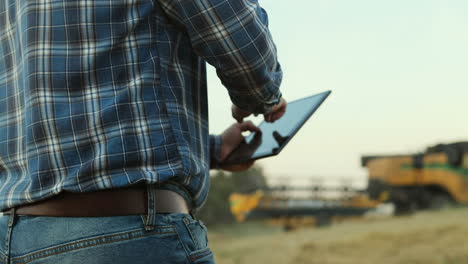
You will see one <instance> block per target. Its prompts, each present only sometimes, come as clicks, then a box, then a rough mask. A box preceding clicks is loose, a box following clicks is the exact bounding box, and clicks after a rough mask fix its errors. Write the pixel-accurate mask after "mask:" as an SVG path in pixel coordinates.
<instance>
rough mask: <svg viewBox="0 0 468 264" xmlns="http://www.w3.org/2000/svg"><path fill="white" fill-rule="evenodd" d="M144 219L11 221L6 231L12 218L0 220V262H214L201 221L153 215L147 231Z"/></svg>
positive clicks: (29, 218)
mask: <svg viewBox="0 0 468 264" xmlns="http://www.w3.org/2000/svg"><path fill="white" fill-rule="evenodd" d="M147 219H148V217H147V216H145V215H141V216H139V215H133V216H114V217H43V216H40V217H37V216H16V217H14V221H12V225H11V228H9V220H12V217H11V216H9V215H4V216H0V263H1V264H4V263H14V264H20V263H21V264H23V263H30V264H67V263H86V264H124V263H125V264H126V263H132V264H139V263H141V264H143V263H145V264H146V263H197V264H202V263H203V264H209V263H214V260H213V254H212V253H211V250H210V249H209V248H208V239H207V229H206V227H205V226H204V224H203V223H202V222H201V221H199V220H196V219H194V218H193V217H192V216H190V215H188V214H155V215H154V217H153V218H152V220H151V222H152V223H153V225H151V226H148V225H147V224H145V222H147ZM10 231H11V232H10ZM10 234H11V235H10ZM10 238H11V240H10ZM8 260H9V261H10V262H8Z"/></svg>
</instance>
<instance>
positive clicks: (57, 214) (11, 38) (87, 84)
mask: <svg viewBox="0 0 468 264" xmlns="http://www.w3.org/2000/svg"><path fill="white" fill-rule="evenodd" d="M267 24H268V21H267V15H266V13H265V11H264V10H263V9H261V8H260V6H259V4H258V3H257V1H256V0H196V1H195V0H99V1H96V0H94V1H91V0H41V1H28V0H4V1H0V209H1V210H2V211H3V212H4V213H3V214H4V215H3V216H1V217H0V237H1V239H0V241H2V242H0V253H1V254H0V256H1V257H0V263H32V264H33V263H88V264H89V263H101V264H102V263H113V264H118V263H213V256H212V253H211V251H210V250H209V248H208V245H207V239H206V228H205V227H204V225H203V224H202V223H201V222H200V221H198V220H196V219H194V218H193V217H192V215H191V214H189V213H190V212H194V211H196V210H197V209H198V208H200V207H201V206H202V205H203V203H204V201H205V199H206V196H207V194H208V189H209V168H210V167H219V166H220V164H222V161H223V159H225V158H226V157H227V156H228V155H229V153H230V152H231V151H232V150H233V149H235V148H236V147H237V145H238V144H239V143H240V142H241V141H242V140H243V138H242V135H241V133H242V132H243V131H258V128H257V127H255V126H254V125H253V124H252V123H250V122H243V118H245V117H247V116H249V115H250V114H264V116H265V120H267V121H269V122H273V121H275V120H277V119H278V118H280V117H281V115H282V114H283V113H284V111H285V107H286V102H285V101H284V100H283V99H281V93H280V91H279V85H280V82H281V76H282V73H281V69H280V65H279V63H278V62H277V57H276V49H275V46H274V44H273V41H272V39H271V36H270V33H269V31H268V28H267ZM205 61H207V62H208V63H210V64H211V65H213V66H214V67H215V68H216V69H217V73H218V76H219V78H220V79H221V81H222V82H223V84H224V86H226V88H227V90H228V92H229V95H230V97H231V100H232V102H233V106H232V115H233V117H234V118H235V119H236V120H237V121H238V122H239V123H238V124H235V125H233V126H231V127H230V128H228V129H227V130H226V131H225V132H224V133H223V134H222V135H221V136H214V135H212V136H210V135H209V134H208V117H207V115H208V110H207V96H206V93H207V90H206V72H205ZM251 165H252V163H250V164H241V165H237V166H231V167H224V169H227V170H244V169H247V168H248V167H249V166H251Z"/></svg>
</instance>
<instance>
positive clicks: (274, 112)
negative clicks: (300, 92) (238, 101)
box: [231, 98, 288, 123]
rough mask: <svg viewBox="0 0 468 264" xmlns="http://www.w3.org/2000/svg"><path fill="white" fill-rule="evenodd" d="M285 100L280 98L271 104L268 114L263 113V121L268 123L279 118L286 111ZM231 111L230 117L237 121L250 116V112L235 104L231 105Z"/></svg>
mask: <svg viewBox="0 0 468 264" xmlns="http://www.w3.org/2000/svg"><path fill="white" fill-rule="evenodd" d="M287 104H288V103H287V102H286V100H284V98H281V99H280V102H279V104H277V105H275V106H273V108H272V109H271V111H270V112H269V113H268V114H264V115H263V117H264V118H265V121H266V122H268V123H273V122H275V121H276V120H278V119H280V118H281V117H282V116H283V115H284V113H286V106H287ZM231 112H232V117H234V119H236V120H237V122H239V123H242V121H243V120H244V118H246V117H248V116H250V115H251V114H252V113H250V112H247V111H244V110H242V109H240V108H239V107H237V106H236V105H232V108H231Z"/></svg>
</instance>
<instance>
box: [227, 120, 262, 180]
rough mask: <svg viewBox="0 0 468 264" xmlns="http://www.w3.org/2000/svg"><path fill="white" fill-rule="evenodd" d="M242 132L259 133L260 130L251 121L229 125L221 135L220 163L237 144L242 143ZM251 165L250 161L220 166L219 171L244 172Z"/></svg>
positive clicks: (252, 162)
mask: <svg viewBox="0 0 468 264" xmlns="http://www.w3.org/2000/svg"><path fill="white" fill-rule="evenodd" d="M244 131H250V132H256V133H261V131H260V129H259V128H258V127H257V126H255V125H254V124H253V123H252V122H251V121H247V122H243V123H236V124H233V125H231V126H230V127H229V128H228V129H226V130H225V131H224V132H223V134H222V135H221V141H222V143H221V157H220V158H221V162H222V161H224V160H225V159H226V158H227V157H228V156H229V154H231V152H232V151H234V150H235V149H236V148H237V146H239V144H241V143H242V142H244V136H243V135H242V132H244ZM253 164H254V161H253V160H252V161H248V162H246V163H242V164H235V165H225V166H221V169H223V170H227V171H244V170H247V169H249V168H250V167H252V165H253Z"/></svg>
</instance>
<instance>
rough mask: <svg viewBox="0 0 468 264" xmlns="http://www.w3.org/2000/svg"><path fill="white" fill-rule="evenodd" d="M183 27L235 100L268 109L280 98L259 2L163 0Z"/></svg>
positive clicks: (255, 109) (255, 108)
mask: <svg viewBox="0 0 468 264" xmlns="http://www.w3.org/2000/svg"><path fill="white" fill-rule="evenodd" d="M159 2H160V3H161V6H162V8H163V9H164V10H165V12H166V13H167V15H168V16H169V17H170V18H171V19H172V20H173V21H174V23H176V24H179V25H181V26H183V28H184V29H185V30H186V32H187V34H188V36H189V37H190V40H191V43H192V46H193V48H194V50H195V52H196V53H197V54H198V55H199V56H200V57H202V58H203V59H204V60H206V61H207V62H208V63H210V64H211V65H213V66H214V67H215V68H216V70H217V74H218V76H219V78H220V79H221V81H222V83H223V84H224V86H225V87H226V88H227V89H228V92H229V95H230V97H231V100H232V102H233V103H234V104H235V105H237V106H238V107H239V108H241V109H243V110H246V111H249V112H251V113H256V114H260V113H266V112H268V111H269V110H270V108H271V107H272V106H273V105H275V104H277V103H278V102H279V99H280V97H281V93H280V91H279V86H280V84H281V80H282V71H281V66H280V64H279V63H278V60H277V53H276V47H275V44H274V42H273V39H272V37H271V34H270V31H269V29H268V17H267V14H266V12H265V11H264V10H263V9H262V8H261V7H260V6H259V4H258V2H257V1H256V0H197V1H193V0H159Z"/></svg>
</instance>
